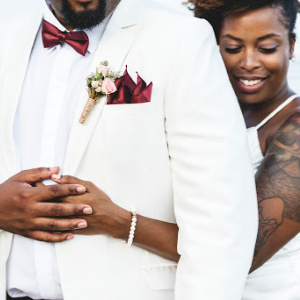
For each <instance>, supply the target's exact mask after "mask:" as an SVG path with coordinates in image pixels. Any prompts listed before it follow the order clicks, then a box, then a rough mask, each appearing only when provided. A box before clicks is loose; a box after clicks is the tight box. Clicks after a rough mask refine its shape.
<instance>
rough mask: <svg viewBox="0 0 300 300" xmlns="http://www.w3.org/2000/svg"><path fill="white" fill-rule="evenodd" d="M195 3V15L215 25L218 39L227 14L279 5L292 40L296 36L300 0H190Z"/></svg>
mask: <svg viewBox="0 0 300 300" xmlns="http://www.w3.org/2000/svg"><path fill="white" fill-rule="evenodd" d="M189 1H190V2H192V3H193V4H194V5H195V8H194V13H195V17H198V18H203V19H206V20H207V21H208V22H209V23H210V24H211V25H212V27H213V29H214V31H215V35H216V38H217V40H218V39H219V35H220V30H221V26H222V23H223V20H224V18H225V17H226V16H229V15H232V14H238V13H243V12H246V11H251V10H255V9H259V8H264V7H278V8H279V9H280V11H281V13H282V16H283V17H284V22H283V23H284V25H285V26H286V28H287V29H288V32H289V38H290V40H292V39H295V38H296V34H295V32H294V30H295V24H296V19H297V13H298V12H299V2H298V0H189Z"/></svg>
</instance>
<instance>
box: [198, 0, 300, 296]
mask: <svg viewBox="0 0 300 300" xmlns="http://www.w3.org/2000/svg"><path fill="white" fill-rule="evenodd" d="M194 4H195V15H196V16H197V17H202V18H205V19H207V20H208V21H209V22H210V23H211V25H212V26H213V28H214V31H215V34H216V37H217V41H218V43H219V45H220V52H221V54H222V57H223V60H224V62H225V66H226V69H227V72H228V75H229V78H230V81H231V83H232V86H233V88H234V90H235V93H236V95H237V97H238V100H239V103H240V107H241V109H242V112H243V115H244V119H245V122H246V125H247V128H248V138H249V145H250V150H251V156H252V161H253V168H254V171H255V172H256V185H257V195H258V206H259V219H260V220H259V231H258V236H257V242H256V247H255V253H254V259H253V263H252V268H251V272H252V271H254V270H256V269H257V268H259V269H257V270H256V271H254V272H253V273H252V274H250V275H249V277H248V280H247V283H246V287H245V291H244V296H243V299H244V300H246V299H247V300H248V299H249V300H250V299H251V300H254V299H255V300H256V299H257V300H268V299H270V300H271V299H272V300H276V299H278V300H292V299H300V235H299V230H300V97H299V96H297V95H295V93H294V92H293V91H292V90H291V89H290V88H289V86H288V83H287V71H288V66H289V60H291V59H293V51H294V45H295V34H294V27H295V21H296V16H297V11H298V9H299V7H298V5H299V4H298V1H297V0H271V1H266V0H258V1H256V0H248V1H247V0H246V1H245V0H244V1H237V0H235V1H218V0H216V1H201V0H195V1H194Z"/></svg>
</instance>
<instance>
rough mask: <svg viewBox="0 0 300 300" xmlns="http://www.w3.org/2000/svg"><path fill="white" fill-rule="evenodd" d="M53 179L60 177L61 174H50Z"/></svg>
mask: <svg viewBox="0 0 300 300" xmlns="http://www.w3.org/2000/svg"><path fill="white" fill-rule="evenodd" d="M52 178H53V179H60V178H61V175H60V174H52Z"/></svg>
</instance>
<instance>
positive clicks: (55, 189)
mask: <svg viewBox="0 0 300 300" xmlns="http://www.w3.org/2000/svg"><path fill="white" fill-rule="evenodd" d="M49 190H50V194H51V195H53V196H58V195H59V194H60V188H59V186H58V185H51V186H49Z"/></svg>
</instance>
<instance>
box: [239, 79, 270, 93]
mask: <svg viewBox="0 0 300 300" xmlns="http://www.w3.org/2000/svg"><path fill="white" fill-rule="evenodd" d="M266 79H267V78H256V79H254V77H253V79H249V78H248V79H244V78H241V77H240V78H235V80H236V82H237V85H238V87H239V89H240V91H241V92H243V93H247V94H253V93H257V92H258V91H259V90H260V89H261V88H262V87H263V85H264V84H265V82H266Z"/></svg>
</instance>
